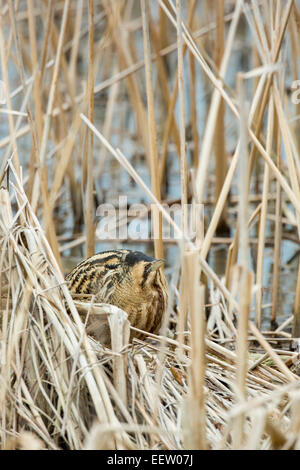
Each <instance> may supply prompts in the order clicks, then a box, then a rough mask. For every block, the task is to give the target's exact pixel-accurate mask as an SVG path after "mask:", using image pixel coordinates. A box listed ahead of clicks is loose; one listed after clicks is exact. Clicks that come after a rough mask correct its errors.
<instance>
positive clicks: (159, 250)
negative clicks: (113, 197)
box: [141, 0, 163, 259]
mask: <svg viewBox="0 0 300 470" xmlns="http://www.w3.org/2000/svg"><path fill="white" fill-rule="evenodd" d="M148 8H149V5H148V2H147V6H146V4H145V0H141V11H142V22H143V38H144V55H145V73H146V91H147V104H148V143H149V156H150V173H151V184H152V190H153V194H154V195H155V197H156V198H157V199H158V201H160V200H161V193H160V185H159V177H158V176H159V174H158V154H157V136H156V124H155V111H154V97H153V86H152V67H151V52H150V36H149V25H148V18H149V14H148ZM153 209H154V210H153V213H152V216H153V219H152V223H153V228H154V252H155V257H156V258H157V259H162V258H163V244H162V219H161V213H160V212H159V210H158V208H157V207H156V206H155V207H154V208H153Z"/></svg>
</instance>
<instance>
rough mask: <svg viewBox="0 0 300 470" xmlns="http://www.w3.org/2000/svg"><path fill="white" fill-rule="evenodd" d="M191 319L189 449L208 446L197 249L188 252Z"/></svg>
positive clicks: (186, 429)
mask: <svg viewBox="0 0 300 470" xmlns="http://www.w3.org/2000/svg"><path fill="white" fill-rule="evenodd" d="M184 262H185V263H186V267H187V269H186V274H187V289H188V293H189V296H188V298H189V313H190V322H191V366H190V370H189V394H188V396H187V398H186V401H185V403H184V411H185V416H184V417H183V426H184V429H183V439H184V446H185V448H187V449H202V450H203V449H206V448H207V442H206V432H205V429H206V424H205V422H206V416H205V388H204V383H205V382H204V380H205V369H206V364H205V326H206V325H205V307H204V305H205V288H204V286H200V285H199V280H200V266H199V263H198V260H197V258H196V257H195V255H194V253H193V252H189V253H186V254H185V260H184Z"/></svg>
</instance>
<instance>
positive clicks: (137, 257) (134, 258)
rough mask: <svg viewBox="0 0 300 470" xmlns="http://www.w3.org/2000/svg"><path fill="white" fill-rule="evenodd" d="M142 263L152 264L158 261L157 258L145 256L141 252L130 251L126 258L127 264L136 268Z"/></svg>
mask: <svg viewBox="0 0 300 470" xmlns="http://www.w3.org/2000/svg"><path fill="white" fill-rule="evenodd" d="M140 261H145V262H146V263H152V262H153V261H156V260H155V258H152V256H148V255H145V253H142V252H141V251H129V253H128V254H127V255H126V257H125V262H126V263H127V264H128V266H134V265H135V264H137V263H139V262H140Z"/></svg>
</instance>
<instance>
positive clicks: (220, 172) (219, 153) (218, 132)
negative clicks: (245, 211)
mask: <svg viewBox="0 0 300 470" xmlns="http://www.w3.org/2000/svg"><path fill="white" fill-rule="evenodd" d="M224 41H225V23H224V0H218V2H217V37H216V61H215V62H216V67H217V69H218V70H220V66H221V63H222V58H223V55H224ZM224 119H225V106H224V101H223V100H221V102H220V105H219V110H218V119H217V120H216V125H215V145H214V148H215V162H216V168H215V175H216V181H215V195H214V198H215V204H216V202H217V200H218V198H219V196H220V193H221V191H222V187H223V184H224V181H225V177H226V171H227V164H226V162H227V155H226V146H225V122H224ZM225 223H226V206H225V207H224V209H223V213H222V216H221V217H220V219H219V224H218V227H219V228H220V230H221V232H222V227H224V226H225V225H224V224H225Z"/></svg>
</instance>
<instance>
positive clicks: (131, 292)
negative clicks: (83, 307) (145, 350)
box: [66, 249, 168, 339]
mask: <svg viewBox="0 0 300 470" xmlns="http://www.w3.org/2000/svg"><path fill="white" fill-rule="evenodd" d="M162 264H163V261H162V260H156V259H155V258H152V257H149V256H147V255H145V254H144V253H141V252H139V251H130V250H125V249H120V250H111V251H104V252H102V253H98V254H96V255H94V256H92V257H90V258H88V259H86V260H84V261H82V262H81V263H80V264H79V265H78V266H76V267H75V268H74V269H73V271H71V272H70V273H69V274H68V275H67V276H66V280H67V281H68V287H69V290H70V291H71V293H72V294H82V295H84V294H88V295H90V294H93V295H94V296H95V300H94V301H95V302H104V303H108V304H112V305H116V306H117V307H119V308H121V309H122V310H124V311H125V312H126V313H127V314H128V320H129V321H130V323H131V325H132V326H134V327H136V328H139V329H141V330H144V331H147V332H150V333H154V334H157V333H158V331H159V329H160V327H161V323H162V318H163V315H164V313H165V311H166V308H167V303H168V286H167V282H166V279H165V276H164V274H163V272H162V269H161V266H162ZM141 336H142V335H139V334H138V333H137V332H134V331H132V332H131V335H130V339H132V338H133V337H141Z"/></svg>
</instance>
